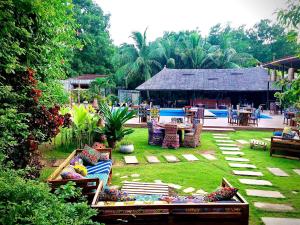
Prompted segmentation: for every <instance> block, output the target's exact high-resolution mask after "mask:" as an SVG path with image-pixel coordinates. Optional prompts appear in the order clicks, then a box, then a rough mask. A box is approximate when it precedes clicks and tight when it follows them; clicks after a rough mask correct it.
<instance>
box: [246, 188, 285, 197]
mask: <svg viewBox="0 0 300 225" xmlns="http://www.w3.org/2000/svg"><path fill="white" fill-rule="evenodd" d="M246 194H247V195H248V196H255V197H264V198H285V197H284V196H283V195H282V194H281V193H280V192H279V191H265V190H256V189H246Z"/></svg>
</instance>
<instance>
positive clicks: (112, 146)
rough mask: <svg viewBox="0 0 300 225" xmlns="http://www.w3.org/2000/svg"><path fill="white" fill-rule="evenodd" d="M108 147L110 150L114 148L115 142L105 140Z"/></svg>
mask: <svg viewBox="0 0 300 225" xmlns="http://www.w3.org/2000/svg"><path fill="white" fill-rule="evenodd" d="M107 142H108V146H109V147H110V148H112V149H114V148H115V147H116V141H115V140H107Z"/></svg>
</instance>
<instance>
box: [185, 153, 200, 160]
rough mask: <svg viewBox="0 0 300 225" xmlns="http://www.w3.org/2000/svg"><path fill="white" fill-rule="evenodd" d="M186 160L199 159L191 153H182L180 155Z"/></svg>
mask: <svg viewBox="0 0 300 225" xmlns="http://www.w3.org/2000/svg"><path fill="white" fill-rule="evenodd" d="M182 156H183V157H184V158H185V159H186V160H187V161H198V160H199V159H198V158H197V157H196V156H194V155H193V154H183V155H182Z"/></svg>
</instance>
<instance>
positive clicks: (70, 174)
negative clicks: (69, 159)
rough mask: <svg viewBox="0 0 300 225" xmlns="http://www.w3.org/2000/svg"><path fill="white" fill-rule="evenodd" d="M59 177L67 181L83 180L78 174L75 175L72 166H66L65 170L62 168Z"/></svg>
mask: <svg viewBox="0 0 300 225" xmlns="http://www.w3.org/2000/svg"><path fill="white" fill-rule="evenodd" d="M60 176H61V177H62V179H67V180H69V179H82V178H84V177H83V176H82V175H80V174H79V173H76V171H75V169H74V167H73V166H67V167H66V168H64V169H63V171H62V172H61V173H60Z"/></svg>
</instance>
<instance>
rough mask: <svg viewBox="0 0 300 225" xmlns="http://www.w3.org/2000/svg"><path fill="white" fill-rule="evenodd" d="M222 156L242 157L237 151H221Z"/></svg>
mask: <svg viewBox="0 0 300 225" xmlns="http://www.w3.org/2000/svg"><path fill="white" fill-rule="evenodd" d="M222 154H223V155H244V153H243V152H238V151H222Z"/></svg>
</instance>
